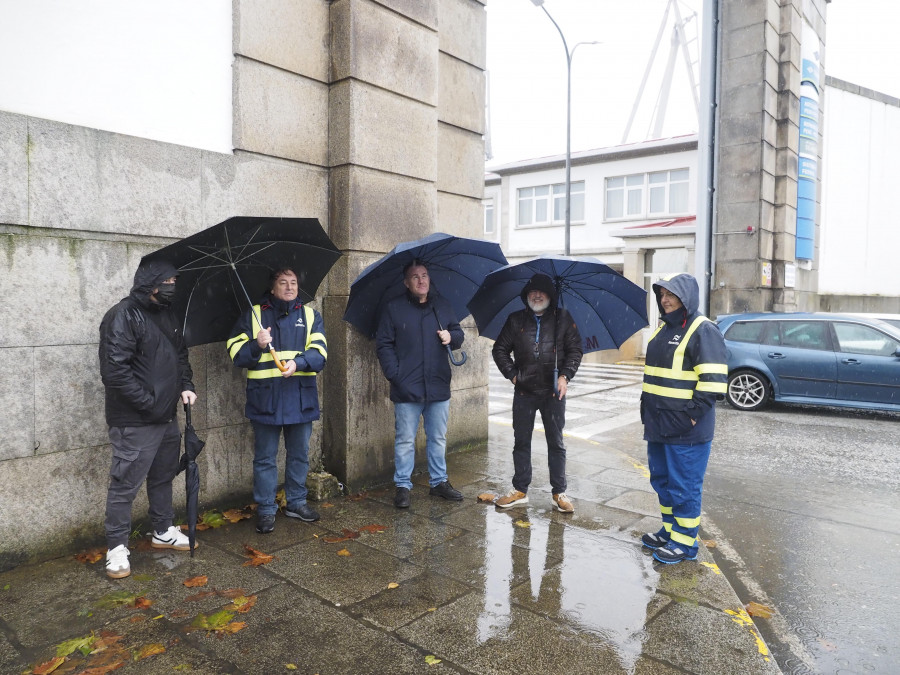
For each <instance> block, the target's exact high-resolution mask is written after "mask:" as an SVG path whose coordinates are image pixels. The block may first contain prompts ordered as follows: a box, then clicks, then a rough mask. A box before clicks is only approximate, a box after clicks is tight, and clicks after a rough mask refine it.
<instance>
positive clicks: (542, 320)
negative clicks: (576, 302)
mask: <svg viewBox="0 0 900 675" xmlns="http://www.w3.org/2000/svg"><path fill="white" fill-rule="evenodd" d="M521 297H522V302H523V303H524V304H525V309H522V310H519V311H518V312H513V313H512V314H510V315H509V317H508V318H507V319H506V323H505V324H504V325H503V329H502V330H501V331H500V335H499V336H498V337H497V341H496V342H495V343H494V348H493V350H492V354H493V357H494V362H495V363H496V364H497V368H499V369H500V372H501V373H503V377H505V378H506V379H507V380H510V381H511V382H512V383H513V385H514V386H515V395H514V397H513V411H512V412H513V433H514V442H513V464H514V465H515V474H514V475H513V480H512V485H513V489H512V490H511V491H510V492H509V494H507V495H505V496H503V497H500V498H499V499H498V500H497V501H496V502H495V504H496V505H497V506H499V507H500V508H509V507H511V506H516V505H518V504H525V503H526V502H528V486H529V485H530V484H531V437H532V435H533V433H534V418H535V414H536V413H537V411H538V410H540V412H541V421H542V422H543V424H544V435H545V436H546V438H547V463H548V466H549V469H550V487H551V488H552V489H553V505H554V507H555V508H556V509H557V510H559V511H562V512H563V513H571V512H572V511H574V510H575V507H574V506H573V505H572V502H571V501H570V500H569V498H568V497H566V494H565V492H566V446H565V444H564V443H563V427H564V426H565V424H566V399H565V396H566V390H567V388H568V384H569V380H571V379H572V378H573V377H575V373H576V372H577V371H578V366H579V365H581V357H582V353H583V350H582V348H581V335H580V334H579V332H578V328H577V327H576V326H575V321H574V320H573V319H572V315H571V314H569V312H568V311H567V310H565V309H563V308H561V307H557V306H556V301H557V292H556V287H555V286H554V284H553V280H552V279H551V278H550V277H548V276H547V275H546V274H535V275H534V276H533V277H531V279H530V280H529V282H528V283H527V284H526V285H525V288H523V289H522V293H521ZM557 350H558V351H559V353H558V354H557ZM557 370H558V377H557V378H556V381H555V382H554V377H553V374H554V371H557Z"/></svg>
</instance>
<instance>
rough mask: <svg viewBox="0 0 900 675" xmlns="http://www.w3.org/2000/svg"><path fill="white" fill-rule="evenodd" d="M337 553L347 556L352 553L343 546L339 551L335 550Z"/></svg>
mask: <svg viewBox="0 0 900 675" xmlns="http://www.w3.org/2000/svg"><path fill="white" fill-rule="evenodd" d="M337 554H338V555H342V556H347V557H349V556H351V555H353V554H352V553H350V551H348V550H347V549H345V548H342V549H341V550H340V551H338V552H337Z"/></svg>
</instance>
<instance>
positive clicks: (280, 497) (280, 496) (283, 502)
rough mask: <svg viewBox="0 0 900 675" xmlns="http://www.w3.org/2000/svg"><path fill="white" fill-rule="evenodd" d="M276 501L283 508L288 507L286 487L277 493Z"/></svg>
mask: <svg viewBox="0 0 900 675" xmlns="http://www.w3.org/2000/svg"><path fill="white" fill-rule="evenodd" d="M275 503H276V504H278V506H280V507H281V508H283V509H286V508H287V495H285V493H284V488H282V489H280V490H279V491H278V492H276V493H275Z"/></svg>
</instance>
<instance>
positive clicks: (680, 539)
mask: <svg viewBox="0 0 900 675" xmlns="http://www.w3.org/2000/svg"><path fill="white" fill-rule="evenodd" d="M669 538H670V539H671V540H672V541H674V542H675V543H676V544H684V545H685V546H693V545H694V543H695V542H696V541H697V537H689V536H687V535H686V534H681V532H676V531H675V530H672V532H671V534H670V535H669Z"/></svg>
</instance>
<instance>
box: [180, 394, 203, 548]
mask: <svg viewBox="0 0 900 675" xmlns="http://www.w3.org/2000/svg"><path fill="white" fill-rule="evenodd" d="M184 415H185V422H184V454H183V455H182V456H181V462H180V464H179V466H178V473H181V472H182V471H184V493H185V495H186V497H187V521H188V540H189V541H190V544H191V557H192V558H193V557H194V542H196V540H197V512H198V511H199V506H198V501H199V496H200V471H199V470H198V469H197V455H199V454H200V451H201V450H203V446H204V445H206V443H204V442H203V441H201V440H200V438H199V436H197V433H196V432H195V431H194V425H193V424H191V406H190V405H188V404H187V403H185V404H184Z"/></svg>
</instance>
